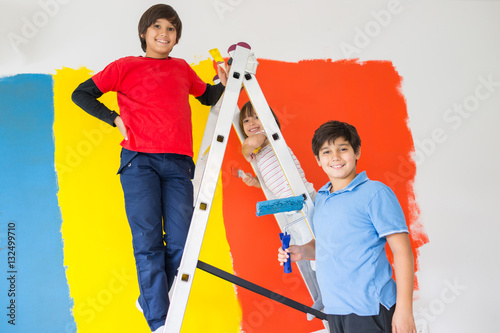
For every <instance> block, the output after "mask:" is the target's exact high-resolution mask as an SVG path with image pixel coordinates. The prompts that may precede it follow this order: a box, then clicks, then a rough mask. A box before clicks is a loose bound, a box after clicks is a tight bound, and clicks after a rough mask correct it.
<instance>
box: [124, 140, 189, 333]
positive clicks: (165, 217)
mask: <svg viewBox="0 0 500 333" xmlns="http://www.w3.org/2000/svg"><path fill="white" fill-rule="evenodd" d="M118 173H119V174H120V180H121V183H122V187H123V193H124V196H125V210H126V213H127V219H128V222H129V224H130V229H131V231H132V243H133V248H134V257H135V262H136V267H137V277H138V280H139V289H140V296H139V304H140V305H141V307H142V309H143V311H144V316H145V317H146V320H147V321H148V324H149V327H150V328H151V330H152V331H154V330H156V329H157V328H158V327H160V326H162V325H163V324H164V323H165V318H166V315H167V310H168V306H169V304H170V302H169V299H168V291H169V289H170V287H171V286H172V283H173V282H174V279H175V275H176V274H177V269H178V267H179V264H180V261H181V257H182V253H183V250H184V245H185V243H186V238H187V234H188V231H189V225H190V223H191V217H192V214H193V185H192V182H191V179H192V177H193V174H194V163H193V160H192V158H191V157H189V156H185V155H178V154H146V153H138V152H133V151H130V150H127V149H122V154H121V166H120V170H119V171H118Z"/></svg>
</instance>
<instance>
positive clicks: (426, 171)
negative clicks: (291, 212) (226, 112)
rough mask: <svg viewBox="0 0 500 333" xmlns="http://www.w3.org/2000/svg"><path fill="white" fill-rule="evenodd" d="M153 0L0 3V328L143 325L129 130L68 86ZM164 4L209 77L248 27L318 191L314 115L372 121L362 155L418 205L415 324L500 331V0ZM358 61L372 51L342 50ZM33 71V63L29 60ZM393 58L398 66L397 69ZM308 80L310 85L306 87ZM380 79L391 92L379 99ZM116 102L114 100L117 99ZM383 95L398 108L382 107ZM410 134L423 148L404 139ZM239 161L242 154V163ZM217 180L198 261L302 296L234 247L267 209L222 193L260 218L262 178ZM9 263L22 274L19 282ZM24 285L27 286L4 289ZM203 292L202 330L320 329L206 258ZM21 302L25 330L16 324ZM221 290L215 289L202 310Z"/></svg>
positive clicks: (414, 210)
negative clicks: (281, 322)
mask: <svg viewBox="0 0 500 333" xmlns="http://www.w3.org/2000/svg"><path fill="white" fill-rule="evenodd" d="M154 3H155V2H153V1H128V0H127V1H106V2H102V1H100V2H97V1H94V0H90V1H85V2H84V1H80V0H40V1H35V0H29V1H22V2H19V1H2V2H1V3H0V27H1V30H0V31H1V34H0V76H4V78H2V79H0V153H1V156H2V158H1V159H0V170H1V173H0V174H1V176H0V184H1V185H0V189H1V190H0V199H1V200H0V228H1V229H0V248H2V250H0V267H1V271H0V274H1V275H0V308H2V309H4V310H3V312H4V313H2V316H1V317H0V318H3V319H1V320H0V331H2V332H3V331H5V332H23V331H26V330H31V331H34V332H74V331H75V330H76V328H78V332H105V331H110V330H111V331H113V330H117V329H121V328H127V329H128V330H129V331H130V330H131V329H133V330H134V331H137V332H147V328H146V325H145V323H144V320H143V319H142V316H141V315H140V313H138V312H137V310H135V308H134V302H135V297H137V286H136V280H135V276H134V275H135V270H134V264H133V258H132V255H131V248H130V246H129V243H130V236H129V234H128V226H127V224H126V222H125V218H124V214H123V202H122V200H121V197H120V196H121V189H120V187H119V184H118V181H119V180H118V177H117V176H115V173H116V169H117V163H118V152H119V146H118V142H119V141H120V137H119V135H118V133H116V131H112V129H110V128H109V127H106V126H103V125H101V123H100V122H99V121H96V120H95V119H93V118H91V117H89V116H87V115H86V114H85V113H83V112H81V111H79V110H78V108H77V107H75V106H73V105H72V104H71V103H70V101H69V98H68V96H69V94H70V92H71V91H72V89H74V87H76V85H77V84H78V83H79V82H81V81H83V80H85V79H86V78H87V77H89V76H90V75H91V73H92V72H97V71H99V70H101V69H102V68H103V67H104V66H105V65H106V64H107V63H109V62H110V61H112V60H114V59H116V58H119V57H122V56H126V55H140V54H141V52H140V51H141V50H140V47H139V43H138V40H137V39H138V38H137V36H136V25H137V22H138V19H139V17H140V15H141V14H142V13H143V11H144V10H145V9H147V8H148V7H149V6H150V5H152V4H154ZM169 3H170V4H171V5H173V6H174V8H176V10H177V11H178V13H179V14H180V16H181V18H182V20H183V24H184V29H183V36H182V39H181V41H180V44H179V45H177V46H176V47H175V48H174V52H173V53H172V56H176V57H182V58H184V59H186V60H187V61H188V62H190V63H192V64H193V66H194V68H195V70H196V71H197V72H198V73H199V74H200V76H202V78H203V79H204V80H206V81H207V82H208V81H209V80H210V79H211V77H212V76H213V69H212V64H211V62H210V61H208V60H207V59H208V57H209V56H208V50H209V49H211V48H214V47H217V48H219V49H220V50H221V52H222V53H224V50H225V49H227V47H228V46H229V45H231V44H233V43H235V42H238V41H246V42H248V43H249V44H250V45H251V46H252V49H253V50H254V52H255V53H256V55H257V57H258V58H259V59H260V60H261V65H260V67H259V69H258V77H259V82H260V83H261V85H262V87H263V90H264V93H265V94H266V97H268V99H269V103H270V104H272V105H276V107H277V109H279V110H280V112H281V113H282V114H283V116H284V117H285V119H287V120H289V124H288V126H287V127H286V129H284V130H283V133H284V135H285V137H286V139H287V142H288V143H289V145H290V146H291V147H292V149H293V150H294V152H295V153H296V154H297V155H298V157H299V160H300V161H301V163H302V165H303V166H304V169H305V172H306V175H307V176H308V178H310V179H311V181H313V183H314V185H315V187H316V188H317V189H318V188H319V187H320V186H321V185H322V183H324V182H326V179H325V178H322V176H321V174H320V173H318V170H317V166H315V165H314V160H313V157H312V156H311V155H310V154H309V155H308V149H309V143H308V142H310V138H311V137H312V130H313V129H314V127H315V126H316V127H317V125H319V124H320V123H321V122H322V121H324V120H326V119H329V118H330V117H335V118H341V119H342V117H345V118H343V120H348V121H353V122H356V125H357V126H358V127H360V128H361V129H363V130H362V132H361V133H362V135H363V134H365V136H367V138H363V149H364V151H363V156H362V161H363V163H365V164H364V165H363V166H362V167H363V168H364V169H366V170H367V172H368V174H369V176H370V177H371V178H373V179H379V180H381V181H384V182H386V183H388V184H389V185H391V186H393V187H396V191H397V194H398V197H399V199H400V200H401V201H402V202H403V205H404V202H406V203H407V205H408V206H407V207H410V208H409V209H408V210H407V211H406V212H407V218H408V220H409V222H410V223H414V224H412V225H414V226H415V227H414V228H412V235H413V239H414V243H413V246H414V250H415V253H416V255H417V263H418V272H417V278H418V288H417V291H416V294H415V296H416V300H415V315H416V318H417V319H418V323H419V325H422V327H426V326H427V327H428V329H429V331H430V332H471V331H477V332H492V331H497V330H498V329H499V328H500V325H499V324H498V321H497V320H496V316H495V309H496V304H497V300H498V298H499V296H500V293H499V292H498V291H497V289H496V284H497V280H498V279H497V276H498V273H499V269H498V268H497V266H496V262H497V260H496V255H495V254H496V252H495V250H496V246H495V245H494V244H495V242H496V239H497V234H498V232H499V231H500V227H499V226H498V224H497V223H496V222H497V220H498V219H497V218H495V214H494V213H495V209H494V207H495V206H494V204H495V203H496V202H497V201H498V199H500V196H499V195H498V192H497V191H496V190H495V186H496V185H498V184H500V181H499V180H500V179H499V176H498V174H497V173H496V171H497V170H498V167H499V164H500V158H499V157H498V154H496V152H497V151H498V148H499V147H498V146H499V144H498V142H499V140H498V139H499V138H500V137H499V134H498V131H497V128H496V127H497V126H498V124H499V123H500V122H499V118H500V115H499V112H498V111H499V106H500V97H499V96H500V92H499V87H500V65H499V64H498V59H499V58H500V46H499V45H498V32H499V31H500V22H499V21H498V17H499V14H500V2H498V1H458V0H456V1H453V0H450V1H411V0H399V1H397V0H388V1H378V0H377V1H367V0H363V1H356V2H349V1H324V0H323V1H319V0H313V1H308V2H307V4H306V3H304V2H300V1H295V0H292V1H281V0H273V1H260V0H256V1H245V0H209V1H190V2H189V3H188V2H186V1H171V2H169ZM355 58H358V59H359V61H353V62H342V61H341V60H343V59H355ZM265 59H267V60H265ZM327 59H331V61H329V60H327ZM303 60H312V61H303ZM367 64H368V65H371V66H381V67H380V68H382V67H383V64H385V65H386V66H387V67H383V69H381V70H380V72H378V73H374V72H369V71H367V66H366V65H367ZM23 73H35V74H37V75H18V74H23ZM395 74H397V75H396V78H397V79H396V81H395V82H392V81H391V82H390V83H388V80H390V78H391V77H392V76H394V75H395ZM280 78H281V79H282V80H281V81H280ZM281 84H282V85H283V87H286V88H283V89H282V88H281V87H282V85H281ZM301 86H303V87H305V88H306V89H305V90H304V91H305V92H307V94H305V93H304V94H300V90H298V91H297V90H293V89H294V88H295V87H301ZM325 87H330V88H331V89H324V88H325ZM384 87H385V88H386V89H385V90H384ZM374 91H380V94H378V95H377V94H375V95H371V94H370V93H373V92H374ZM332 92H335V93H336V94H333V95H332ZM339 92H349V94H339ZM386 95H390V96H392V97H391V98H397V96H399V97H400V98H399V100H398V99H396V100H394V99H389V101H390V103H388V104H386V106H385V107H384V104H383V101H384V97H385V96H386ZM367 97H369V98H368V99H367ZM364 99H367V100H366V101H365V103H366V104H363V103H361V104H362V105H361V106H358V107H360V108H361V111H357V112H354V113H351V114H348V113H346V112H345V110H354V109H352V108H353V107H354V106H355V105H354V104H356V103H353V104H345V103H348V102H351V103H352V102H358V103H359V102H362V101H363V100H364ZM340 101H342V103H343V104H339V103H340ZM105 102H106V103H107V104H108V105H111V106H112V105H113V103H115V101H114V98H113V96H112V95H110V96H106V100H105ZM196 103H197V102H195V101H193V103H192V105H193V114H194V116H193V121H194V124H195V133H194V137H195V145H196V144H197V143H199V142H200V140H201V136H202V133H203V125H204V120H205V119H206V118H204V117H206V112H207V109H206V108H203V107H201V106H199V104H196ZM347 106H349V107H351V108H348V107H347ZM375 106H377V107H379V108H380V113H379V112H377V113H376V114H374V113H373V111H374V110H378V109H377V108H376V107H375ZM388 110H389V111H393V110H397V113H391V112H389V113H387V114H386V113H383V112H384V111H385V112H387V111H388ZM340 111H344V112H340ZM311 114H314V115H315V117H311ZM406 117H407V118H406ZM358 123H359V125H358ZM302 124H304V126H303V127H302V126H301V125H302ZM379 128H380V129H383V131H382V132H381V133H383V134H384V135H388V136H387V137H385V136H384V138H385V140H380V137H377V136H374V135H372V134H373V133H374V130H376V129H379ZM393 131H394V132H393ZM390 134H394V135H393V136H391V135H390ZM233 139H234V136H233ZM412 143H413V148H414V154H413V159H410V158H408V157H407V156H406V155H405V154H399V155H398V154H395V152H397V153H402V152H404V151H405V149H408V146H407V145H410V147H411V144H412ZM401 146H402V147H401ZM237 147H238V146H237V142H235V141H233V142H232V144H231V145H230V146H229V148H232V150H231V152H232V153H234V152H235V151H236V150H237ZM400 149H401V150H400ZM233 161H238V155H237V154H236V155H234V156H231V157H230V160H227V159H226V162H225V163H226V167H227V166H228V164H227V163H228V162H231V163H233ZM238 163H241V164H242V166H244V164H243V161H240V162H238ZM415 167H416V168H415ZM415 170H416V173H414V172H415ZM228 179H229V180H228ZM222 180H223V182H221V187H220V188H219V192H218V195H217V196H216V197H217V200H218V201H216V202H217V204H216V207H217V211H216V212H215V214H214V212H212V215H213V217H211V221H210V224H209V230H208V231H207V236H206V239H205V243H204V246H203V252H202V257H203V259H204V260H206V261H207V262H210V263H213V264H214V265H216V266H218V267H221V268H223V269H225V270H228V271H235V272H236V273H237V274H241V275H243V274H244V273H245V272H246V270H248V271H249V274H252V277H253V278H255V279H256V280H257V282H262V283H263V284H270V285H271V286H273V287H276V289H284V292H290V293H291V295H294V296H296V297H297V298H298V299H300V298H304V297H306V296H307V295H306V296H304V293H303V291H301V290H300V289H301V287H300V285H299V284H297V283H296V280H294V278H293V276H292V278H291V279H290V280H286V281H284V280H282V281H276V279H277V278H280V275H279V274H278V272H279V268H277V269H276V271H274V272H273V273H272V274H270V275H269V276H268V275H267V274H264V273H263V272H260V273H259V271H257V272H255V271H250V270H249V266H250V264H248V266H246V265H243V264H241V262H238V261H237V259H235V258H234V256H236V254H237V252H238V251H239V249H238V247H237V246H236V245H235V244H236V242H237V239H239V236H240V235H241V236H245V235H246V236H247V241H248V239H250V238H249V236H248V235H249V234H248V233H246V231H249V233H250V235H252V233H253V232H255V229H254V228H252V229H249V230H245V226H247V225H250V226H251V227H252V226H253V225H255V224H256V223H263V224H264V223H267V222H261V221H260V220H256V219H254V220H253V221H252V220H250V222H249V223H253V224H240V225H238V224H236V223H235V222H234V221H233V220H234V218H231V217H230V212H228V211H227V207H234V206H235V205H237V204H241V205H245V207H247V208H246V210H245V211H248V212H249V213H248V214H244V215H245V218H249V219H250V217H248V215H250V212H251V211H250V208H249V207H250V206H251V205H252V202H250V201H254V200H257V199H258V198H259V196H260V195H261V194H260V193H258V192H256V191H253V192H247V193H249V194H248V195H247V196H245V197H248V198H246V199H245V200H239V201H236V202H234V203H233V202H230V201H228V197H231V198H234V195H227V193H232V192H231V191H242V190H249V189H245V188H243V187H242V186H241V184H239V183H237V182H235V181H233V180H231V178H228V177H227V172H226V177H225V178H224V173H223V179H222ZM224 180H226V181H224ZM397 188H399V189H400V190H398V189H397ZM225 193H226V194H225ZM413 196H414V197H413ZM242 209H243V208H242ZM268 222H269V223H270V224H271V225H269V226H266V227H265V228H264V229H263V230H264V231H265V237H264V238H263V239H262V240H261V239H258V240H257V243H258V244H259V246H260V247H261V248H262V254H259V256H260V257H261V259H262V261H261V263H262V265H264V266H261V267H264V268H265V269H264V271H265V270H270V269H273V268H272V267H273V266H272V265H273V261H274V260H275V259H274V258H275V248H277V245H276V244H271V242H272V241H273V237H274V236H275V235H277V228H276V226H275V223H274V222H272V220H271V221H268ZM269 223H268V224H269ZM273 223H274V224H273ZM14 225H15V230H13V229H14V228H13V226H14ZM9 229H10V230H9ZM9 231H10V234H9ZM13 233H14V235H13ZM9 236H11V242H15V243H11V247H12V245H15V247H16V248H15V249H16V255H15V265H14V266H13V268H10V267H9V262H11V261H12V259H9V257H11V258H12V257H13V256H12V255H9V254H8V252H9V249H8V246H9V243H8V241H9ZM252 237H256V236H252ZM250 240H252V239H250ZM427 240H428V243H426V242H427ZM424 243H426V244H425V245H424ZM12 249H13V248H12ZM12 249H10V250H12ZM269 252H270V253H269ZM266 253H269V256H270V257H269V258H267V257H265V255H266ZM238 265H241V266H238ZM9 272H15V273H9ZM11 275H15V279H13V280H8V279H9V277H10V276H11ZM13 281H14V282H15V283H14V288H15V292H16V297H13V296H9V290H11V289H12V283H13ZM194 288H195V293H196V295H197V296H196V298H194V299H193V300H192V301H190V304H189V310H188V313H187V317H186V321H185V322H186V324H185V325H186V327H185V328H184V330H183V331H186V332H198V331H199V326H198V325H205V327H204V331H206V332H221V331H224V332H238V331H240V325H241V327H242V329H243V330H245V331H246V332H276V330H275V329H274V330H273V325H276V322H277V321H278V320H277V319H275V317H286V318H288V317H290V318H295V319H294V320H297V322H298V323H300V324H297V325H305V326H304V327H305V328H304V329H309V328H311V330H312V329H315V328H316V326H317V324H314V322H310V323H309V322H308V323H305V324H304V323H303V322H304V320H303V318H299V317H301V315H300V314H298V315H297V313H296V312H295V311H294V310H289V309H286V308H284V307H281V306H279V305H274V304H273V305H271V304H272V303H267V302H264V301H263V300H262V299H261V298H252V297H254V296H251V295H246V294H245V292H244V291H241V290H239V289H238V290H237V293H235V289H234V288H233V287H232V286H231V285H229V286H228V285H227V284H226V283H224V282H221V281H218V279H215V278H212V277H210V276H206V274H204V273H200V274H198V275H197V282H196V283H195V287H194ZM12 299H14V300H15V301H16V304H15V305H16V309H15V313H16V326H13V325H11V324H9V323H8V320H9V319H10V318H9V317H8V316H7V314H10V313H11V309H8V308H7V307H9V306H10V302H11V300H12ZM49 300H50V303H48V302H49ZM207 302H215V304H213V305H210V306H208V307H207ZM47 304H51V305H50V306H47ZM297 325H295V326H292V327H293V328H297V327H299V326H297ZM315 325H316V326H315ZM289 331H293V329H292V330H289ZM300 331H302V329H301V330H300Z"/></svg>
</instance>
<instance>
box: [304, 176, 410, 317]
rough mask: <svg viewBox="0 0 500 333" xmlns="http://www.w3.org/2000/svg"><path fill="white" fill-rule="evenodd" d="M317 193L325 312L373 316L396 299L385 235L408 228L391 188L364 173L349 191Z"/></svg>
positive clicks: (327, 187)
mask: <svg viewBox="0 0 500 333" xmlns="http://www.w3.org/2000/svg"><path fill="white" fill-rule="evenodd" d="M330 186H331V183H330V182H328V183H327V184H326V185H325V186H323V187H322V188H321V189H320V190H319V192H318V195H317V196H316V200H315V203H314V204H315V213H314V218H313V222H312V227H313V229H314V233H315V236H316V276H317V279H318V284H319V288H320V290H321V295H322V297H323V304H324V305H325V313H327V314H336V315H346V314H351V313H355V314H357V315H359V316H373V315H377V314H378V313H379V307H380V304H382V305H384V306H385V307H386V308H390V307H392V306H393V305H394V304H395V303H396V283H395V281H394V280H393V279H392V268H391V265H390V263H389V261H388V259H387V256H386V253H385V244H386V238H385V236H387V235H390V234H394V233H401V232H406V233H407V232H408V228H407V226H406V222H405V216H404V213H403V210H402V209H401V206H400V204H399V202H398V200H397V198H396V195H395V194H394V192H392V190H391V189H390V188H389V187H388V186H386V185H384V184H383V183H380V182H377V181H373V180H369V179H368V177H367V176H366V173H365V172H362V173H360V174H358V175H357V176H356V178H354V179H353V181H352V182H351V183H350V184H349V185H348V186H347V187H345V188H344V189H342V190H339V191H336V192H334V193H330Z"/></svg>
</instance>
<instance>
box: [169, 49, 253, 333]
mask: <svg viewBox="0 0 500 333" xmlns="http://www.w3.org/2000/svg"><path fill="white" fill-rule="evenodd" d="M249 52H250V50H249V49H246V48H244V47H237V48H236V50H235V55H234V58H233V59H234V61H233V66H232V67H231V71H230V73H229V78H228V83H227V85H226V91H225V94H224V99H223V101H222V106H221V109H220V113H219V116H218V118H217V123H216V126H215V130H214V135H213V137H212V141H211V145H210V151H209V153H208V158H207V164H206V167H205V170H204V172H203V176H202V180H201V185H200V190H199V193H198V196H197V199H196V203H195V207H194V212H193V217H192V220H191V226H190V228H189V233H188V237H187V240H186V245H185V248H184V253H183V256H182V259H181V263H180V266H179V269H178V272H177V277H176V281H175V287H174V291H173V295H172V301H171V303H170V308H169V311H168V314H167V318H166V320H165V330H164V333H178V332H180V330H181V327H182V321H183V319H184V314H185V311H186V306H187V302H188V299H189V294H190V291H191V286H192V283H193V278H194V273H195V270H196V265H197V263H198V257H199V255H200V251H201V246H202V243H203V237H204V234H205V230H206V226H207V222H208V218H209V214H210V209H211V206H212V200H213V197H214V195H215V189H216V186H217V182H218V179H219V174H220V170H221V166H222V160H223V158H224V153H225V150H226V146H227V142H228V137H229V134H230V131H231V124H232V118H233V114H234V106H235V105H237V102H238V97H239V95H240V89H241V84H242V79H243V76H244V70H245V66H246V64H247V59H248V55H249ZM235 73H239V77H236V76H238V75H235Z"/></svg>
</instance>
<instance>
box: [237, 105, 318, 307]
mask: <svg viewBox="0 0 500 333" xmlns="http://www.w3.org/2000/svg"><path fill="white" fill-rule="evenodd" d="M266 104H267V102H266ZM263 110H264V111H263V112H266V111H265V109H263ZM239 113H240V110H239V109H237V110H236V112H235V115H234V118H233V127H234V129H235V131H236V134H237V135H238V138H239V140H240V142H241V143H243V141H244V140H245V136H244V135H243V132H242V130H241V128H240V124H239ZM269 115H270V116H271V117H272V119H273V120H274V117H273V116H272V114H271V110H270V109H269ZM260 117H261V116H260V115H259V119H260ZM261 122H262V121H261ZM279 135H280V136H281V135H282V134H281V133H280V134H279ZM251 165H252V168H253V170H254V173H255V175H257V178H258V179H259V182H260V184H261V187H262V190H263V192H264V195H265V197H266V199H267V200H272V199H276V196H275V195H274V194H273V192H271V190H269V188H267V186H266V185H265V183H264V179H263V178H262V175H261V173H260V171H259V169H258V168H257V162H256V161H253V162H251ZM293 165H294V166H295V164H293ZM299 176H300V175H299ZM299 179H302V178H299ZM274 218H275V219H276V221H277V223H278V226H279V228H280V230H281V231H282V232H283V231H284V228H285V227H286V226H287V224H289V221H288V219H287V217H286V216H285V214H274ZM310 231H311V235H310V236H311V237H310V239H309V240H311V239H313V237H314V235H313V233H312V230H311V229H310ZM309 240H308V241H309ZM277 243H278V242H277ZM296 264H297V267H298V269H299V272H300V275H301V276H302V279H303V280H304V283H305V285H306V288H307V290H308V292H309V294H310V295H311V298H312V299H313V300H316V299H318V297H319V294H320V292H319V286H318V283H317V280H316V272H315V271H314V270H312V268H311V265H310V263H309V262H297V263H296Z"/></svg>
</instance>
